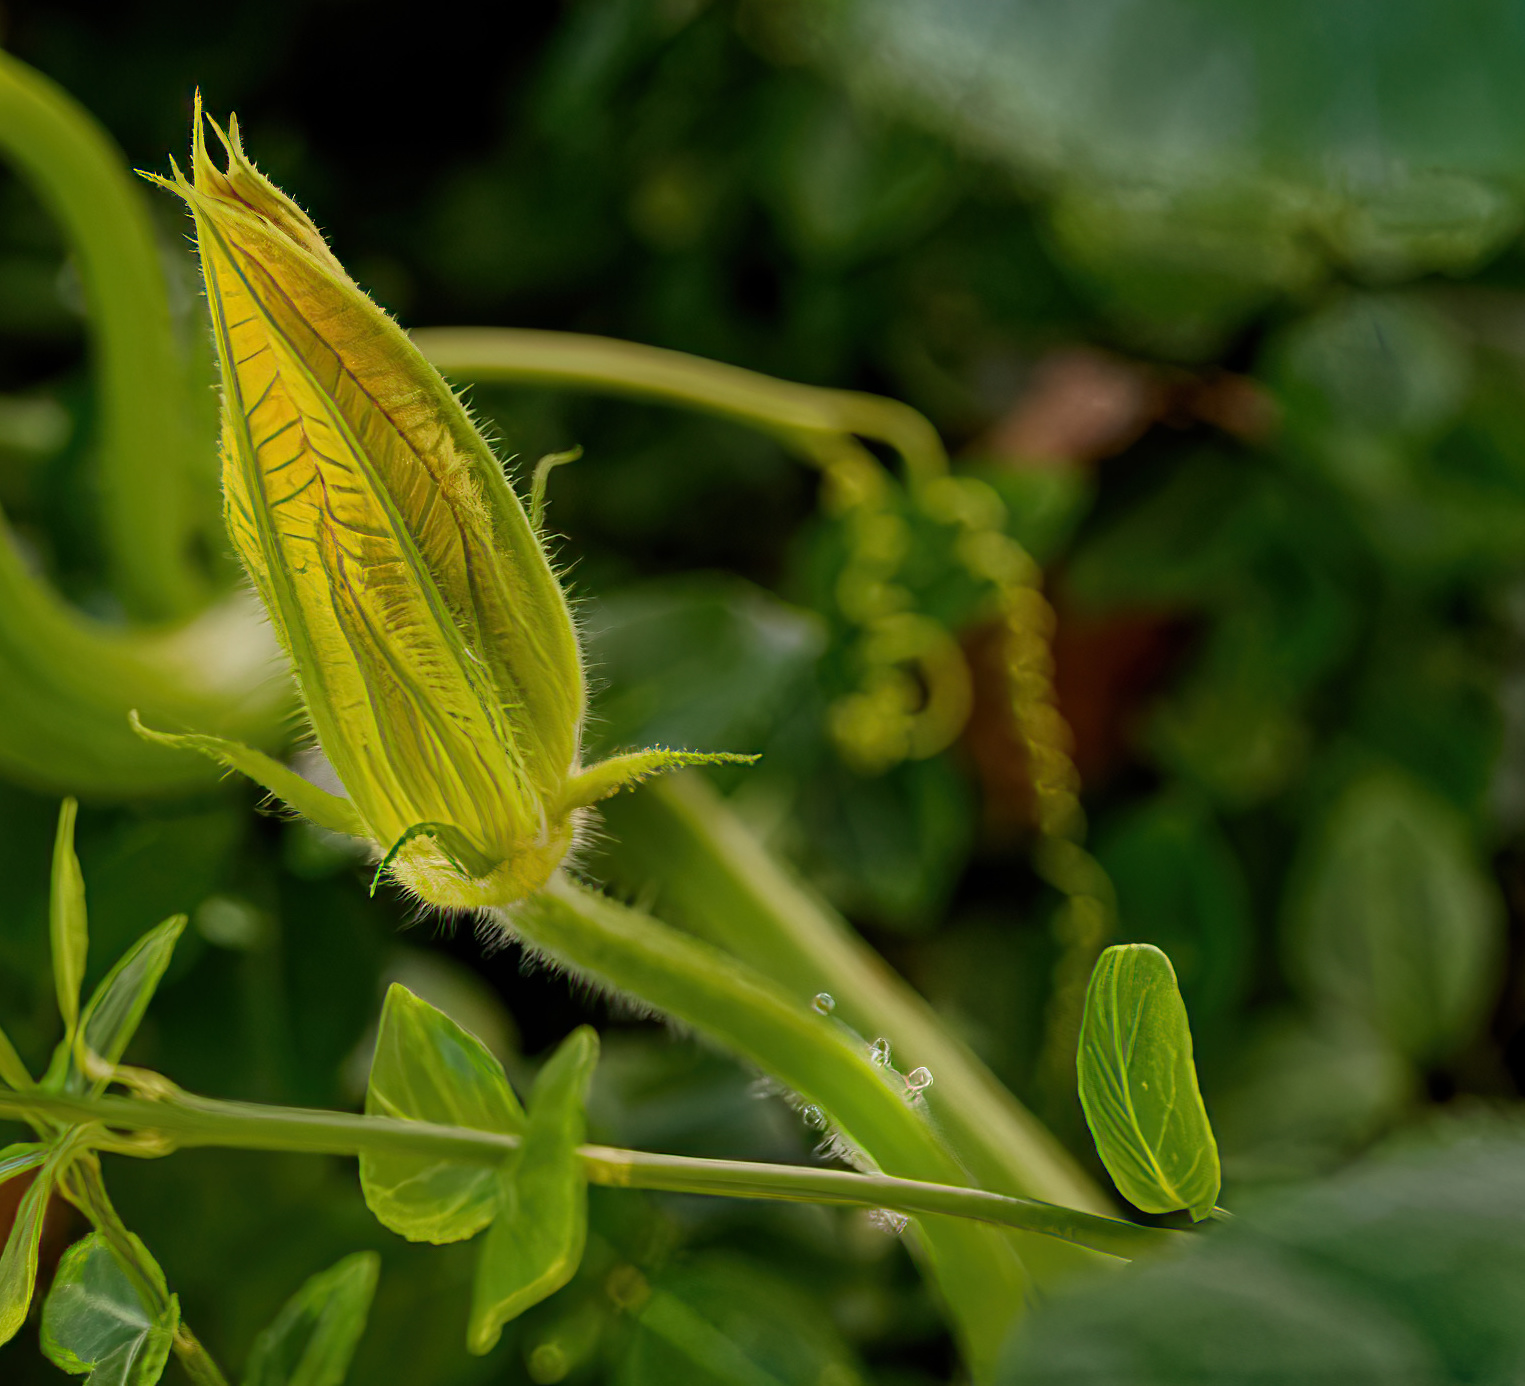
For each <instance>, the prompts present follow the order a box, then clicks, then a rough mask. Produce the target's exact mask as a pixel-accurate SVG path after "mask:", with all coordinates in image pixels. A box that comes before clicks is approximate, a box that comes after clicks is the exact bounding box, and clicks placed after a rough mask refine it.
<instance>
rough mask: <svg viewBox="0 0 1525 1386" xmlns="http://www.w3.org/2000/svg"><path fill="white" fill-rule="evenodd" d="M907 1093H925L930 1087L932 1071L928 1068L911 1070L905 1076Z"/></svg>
mask: <svg viewBox="0 0 1525 1386" xmlns="http://www.w3.org/2000/svg"><path fill="white" fill-rule="evenodd" d="M905 1086H906V1091H907V1092H925V1091H926V1089H928V1088H930V1087H931V1086H932V1070H931V1069H930V1068H913V1069H912V1070H911V1071H910V1072H909V1073H908V1074H906V1076H905Z"/></svg>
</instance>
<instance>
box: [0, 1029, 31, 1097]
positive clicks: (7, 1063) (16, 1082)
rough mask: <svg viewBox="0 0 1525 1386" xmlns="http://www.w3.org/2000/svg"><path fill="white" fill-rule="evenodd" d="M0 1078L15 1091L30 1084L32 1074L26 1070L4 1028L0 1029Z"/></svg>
mask: <svg viewBox="0 0 1525 1386" xmlns="http://www.w3.org/2000/svg"><path fill="white" fill-rule="evenodd" d="M0 1080H4V1082H5V1084H6V1086H7V1087H11V1088H14V1089H15V1090H16V1091H17V1092H20V1091H21V1090H22V1089H23V1088H29V1087H31V1086H32V1075H31V1074H30V1073H28V1072H27V1071H26V1065H25V1064H24V1063H22V1062H21V1055H19V1054H18V1053H17V1052H16V1046H15V1045H13V1044H12V1043H11V1040H10V1036H9V1035H7V1034H6V1033H5V1031H4V1030H0Z"/></svg>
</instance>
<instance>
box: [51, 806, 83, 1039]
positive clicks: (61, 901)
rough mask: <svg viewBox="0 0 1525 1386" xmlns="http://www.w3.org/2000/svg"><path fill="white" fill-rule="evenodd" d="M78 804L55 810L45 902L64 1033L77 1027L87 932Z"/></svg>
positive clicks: (70, 1032)
mask: <svg viewBox="0 0 1525 1386" xmlns="http://www.w3.org/2000/svg"><path fill="white" fill-rule="evenodd" d="M78 812H79V803H78V802H77V801H76V800H74V799H65V800H64V801H63V804H62V806H61V807H60V809H59V811H58V833H57V835H56V837H55V838H54V842H53V883H52V891H51V893H50V896H49V902H48V931H49V936H50V938H51V941H52V948H53V981H54V986H55V989H56V991H57V994H58V1013H59V1015H61V1016H62V1017H63V1022H64V1031H65V1034H66V1035H68V1036H72V1035H73V1034H74V1031H75V1027H76V1026H77V1025H78V1024H79V988H80V983H81V982H82V981H83V980H84V976H85V958H86V954H87V951H88V949H89V931H88V929H87V926H86V920H85V879H84V877H83V875H81V873H80V869H79V858H78V857H77V856H76V855H75V853H74V820H75V817H76V815H77V814H78Z"/></svg>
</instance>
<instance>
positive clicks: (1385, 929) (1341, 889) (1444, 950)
mask: <svg viewBox="0 0 1525 1386" xmlns="http://www.w3.org/2000/svg"><path fill="white" fill-rule="evenodd" d="M1502 928H1503V906H1502V902H1501V901H1500V899H1499V894H1498V888H1497V886H1496V885H1495V884H1494V883H1493V881H1492V880H1491V879H1490V877H1489V875H1488V874H1487V873H1486V872H1485V871H1484V870H1483V869H1482V867H1481V866H1480V864H1479V863H1478V861H1477V859H1476V855H1475V852H1474V850H1473V848H1472V845H1471V843H1470V841H1469V839H1468V835H1467V830H1466V826H1465V824H1464V822H1463V821H1462V819H1461V817H1460V815H1459V814H1457V813H1456V811H1455V810H1454V809H1452V808H1451V807H1450V806H1449V805H1447V804H1446V803H1444V802H1443V801H1442V800H1439V799H1437V798H1436V797H1435V796H1433V795H1432V794H1430V793H1428V792H1427V791H1425V790H1424V789H1422V788H1421V787H1420V786H1418V785H1417V784H1415V783H1414V782H1412V781H1410V780H1408V779H1406V778H1404V777H1402V776H1400V775H1398V774H1395V773H1388V772H1382V771H1378V772H1374V773H1371V774H1369V775H1367V776H1365V777H1364V778H1362V779H1360V780H1358V781H1357V782H1356V783H1355V784H1353V785H1351V786H1350V788H1349V789H1347V790H1346V791H1345V793H1344V794H1343V795H1342V796H1341V797H1340V799H1339V800H1338V802H1337V803H1336V804H1335V806H1334V808H1333V809H1332V810H1331V812H1330V813H1329V814H1328V816H1327V817H1326V818H1325V819H1324V820H1323V821H1322V822H1319V823H1316V824H1314V826H1313V827H1312V828H1311V829H1310V830H1309V832H1308V835H1307V837H1306V839H1305V841H1304V844H1303V846H1302V848H1301V860H1300V862H1299V865H1298V868H1297V881H1296V884H1295V885H1294V887H1293V889H1292V893H1291V896H1290V899H1289V903H1288V915H1287V945H1288V949H1289V953H1290V959H1291V963H1292V966H1293V968H1294V970H1295V972H1296V975H1297V976H1298V978H1299V980H1300V981H1301V983H1302V985H1303V986H1304V987H1305V989H1306V990H1307V992H1308V994H1309V995H1310V996H1311V997H1313V998H1316V999H1317V1000H1319V1001H1322V1002H1324V1003H1326V1004H1328V1005H1330V1006H1331V1007H1333V1008H1336V1009H1343V1010H1347V1011H1350V1012H1353V1013H1355V1014H1356V1015H1358V1016H1360V1017H1362V1018H1363V1019H1364V1020H1365V1021H1366V1022H1367V1023H1368V1024H1370V1025H1371V1026H1372V1027H1373V1028H1374V1029H1376V1030H1377V1031H1378V1033H1380V1034H1381V1035H1383V1036H1384V1037H1385V1038H1386V1039H1387V1040H1388V1042H1389V1043H1391V1044H1393V1045H1394V1046H1396V1047H1397V1048H1398V1049H1399V1050H1400V1051H1401V1052H1402V1053H1404V1054H1407V1055H1409V1056H1410V1057H1411V1058H1413V1059H1415V1060H1418V1061H1421V1062H1424V1061H1430V1060H1434V1059H1437V1058H1440V1057H1443V1056H1444V1055H1446V1054H1448V1053H1450V1052H1452V1051H1454V1050H1455V1048H1456V1047H1457V1046H1458V1045H1460V1044H1463V1043H1465V1041H1466V1040H1467V1039H1468V1038H1469V1037H1470V1035H1471V1034H1472V1031H1473V1028H1474V1027H1475V1026H1476V1025H1477V1023H1478V1022H1479V1020H1480V1019H1481V1017H1482V1015H1483V1012H1484V1011H1485V1009H1486V1007H1487V1005H1488V1002H1489V1000H1490V998H1491V997H1492V995H1493V993H1494V990H1495V988H1496V986H1497V961H1498V958H1499V956H1500V954H1501V950H1502V948H1503V935H1502Z"/></svg>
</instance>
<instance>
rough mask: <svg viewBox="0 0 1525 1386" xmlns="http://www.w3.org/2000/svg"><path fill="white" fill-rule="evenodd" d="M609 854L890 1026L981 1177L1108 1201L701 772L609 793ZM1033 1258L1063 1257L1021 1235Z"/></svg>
mask: <svg viewBox="0 0 1525 1386" xmlns="http://www.w3.org/2000/svg"><path fill="white" fill-rule="evenodd" d="M603 812H604V814H605V817H606V821H607V823H608V826H609V828H610V834H609V838H608V842H607V846H606V852H607V859H606V860H607V866H608V869H609V871H610V873H611V874H612V876H613V878H614V879H615V880H616V881H617V882H618V883H619V884H620V885H621V886H622V887H624V888H625V889H627V890H629V891H631V892H632V893H643V894H644V893H648V892H650V891H651V890H652V889H653V888H655V891H656V896H655V905H654V907H655V909H656V910H657V911H658V912H659V913H661V914H662V915H664V916H667V917H670V918H672V919H673V920H674V921H675V922H677V923H679V924H681V925H683V926H684V927H685V928H687V929H689V930H691V931H692V932H693V933H696V934H698V935H700V936H701V937H703V938H706V939H708V940H709V941H710V942H712V943H715V944H717V945H719V946H720V947H722V948H724V949H725V950H726V951H727V952H728V953H731V954H733V955H735V956H736V957H738V958H740V959H741V960H742V961H743V962H745V963H747V964H748V965H749V966H751V967H755V968H756V969H757V970H758V971H759V972H762V973H764V974H765V975H767V976H768V977H769V978H771V979H772V980H773V981H774V982H775V983H777V984H778V985H779V986H781V987H783V988H784V989H785V990H786V991H787V992H788V993H789V994H790V995H791V996H792V997H795V998H798V1001H799V1003H800V1004H802V1005H803V1004H804V1003H805V1002H806V1000H807V999H808V998H810V997H812V996H814V995H816V994H817V993H821V992H825V993H827V994H829V995H830V996H831V997H832V999H833V1001H834V1002H835V1009H834V1011H833V1014H834V1015H835V1016H836V1017H838V1018H840V1019H841V1020H843V1021H845V1022H846V1023H847V1024H848V1025H849V1026H851V1027H852V1028H853V1029H855V1030H857V1031H858V1032H859V1033H860V1034H862V1035H863V1036H865V1037H866V1038H871V1039H872V1038H878V1037H879V1036H883V1037H885V1038H887V1039H888V1040H889V1041H890V1043H891V1045H892V1052H893V1054H894V1056H895V1059H896V1062H897V1063H898V1064H899V1065H900V1066H902V1067H904V1068H910V1067H914V1066H925V1067H926V1068H928V1069H929V1070H930V1071H931V1073H932V1077H933V1084H932V1086H931V1087H930V1088H928V1089H927V1090H926V1093H925V1097H926V1100H927V1103H928V1106H929V1107H930V1109H931V1113H932V1116H933V1118H934V1119H935V1120H936V1122H937V1123H938V1125H939V1127H940V1129H941V1130H942V1132H943V1135H944V1136H945V1137H946V1139H947V1141H948V1143H949V1145H950V1146H951V1147H952V1149H953V1150H954V1151H955V1152H956V1153H957V1155H958V1157H959V1159H960V1160H961V1161H962V1162H963V1163H964V1164H965V1165H966V1166H967V1167H968V1169H969V1171H970V1173H972V1174H973V1175H974V1176H975V1178H976V1180H977V1181H978V1182H979V1183H980V1184H981V1185H982V1186H984V1187H985V1188H989V1189H993V1190H996V1191H997V1192H1000V1193H1007V1194H1012V1195H1016V1196H1019V1197H1026V1198H1039V1199H1043V1200H1045V1201H1046V1202H1051V1203H1062V1204H1066V1205H1069V1206H1072V1207H1077V1208H1085V1209H1088V1210H1090V1211H1092V1212H1096V1213H1106V1212H1110V1211H1111V1207H1110V1205H1109V1204H1108V1201H1107V1200H1106V1198H1105V1197H1104V1196H1103V1195H1102V1194H1101V1192H1100V1191H1099V1190H1098V1189H1097V1188H1096V1186H1095V1185H1094V1184H1093V1183H1092V1182H1091V1180H1090V1179H1088V1178H1087V1177H1086V1175H1085V1174H1084V1172H1083V1171H1082V1170H1081V1169H1080V1168H1079V1166H1078V1165H1076V1164H1075V1162H1074V1161H1073V1160H1072V1159H1071V1158H1070V1156H1069V1155H1068V1153H1067V1152H1066V1151H1065V1150H1064V1148H1063V1147H1062V1146H1061V1145H1060V1144H1059V1142H1058V1141H1057V1140H1055V1138H1054V1137H1053V1136H1052V1135H1050V1134H1049V1132H1048V1130H1047V1129H1046V1128H1045V1127H1044V1126H1043V1125H1042V1124H1041V1123H1040V1122H1039V1121H1038V1120H1037V1118H1036V1117H1034V1116H1033V1115H1032V1114H1031V1113H1030V1112H1029V1111H1028V1110H1027V1109H1026V1108H1025V1107H1023V1106H1022V1104H1021V1103H1020V1102H1018V1101H1017V1100H1016V1098H1014V1097H1013V1096H1012V1095H1011V1094H1010V1093H1009V1092H1008V1091H1007V1090H1006V1089H1005V1088H1004V1087H1003V1086H1002V1085H1001V1084H1000V1083H999V1082H998V1081H997V1080H996V1078H995V1077H994V1075H992V1074H991V1072H990V1070H989V1069H987V1068H986V1067H985V1066H984V1064H982V1063H981V1062H980V1061H979V1059H978V1058H976V1057H975V1056H974V1054H972V1053H971V1052H970V1051H969V1049H968V1048H966V1047H965V1046H964V1045H963V1044H961V1043H959V1041H957V1040H956V1039H954V1038H953V1037H952V1036H951V1035H949V1034H948V1032H947V1030H946V1029H945V1028H944V1027H943V1025H942V1024H941V1022H940V1021H939V1019H938V1017H937V1015H936V1014H935V1013H934V1012H933V1010H932V1008H931V1007H930V1006H928V1005H927V1003H926V1002H925V1001H923V1000H922V999H921V997H919V996H918V995H916V993H915V992H914V991H912V990H911V988H910V987H909V986H907V985H906V983H905V982H904V981H903V980H902V979H901V978H900V977H899V976H898V975H897V974H896V973H895V972H894V971H893V970H891V969H890V968H889V967H888V966H886V965H885V963H884V961H883V959H881V958H880V957H879V956H878V954H876V953H875V952H874V951H873V950H872V949H871V948H869V947H868V946H867V945H866V944H865V943H864V942H863V941H862V940H861V939H860V938H859V937H858V936H857V935H856V934H854V933H853V931H852V930H851V928H850V927H849V926H848V925H847V923H846V922H845V921H844V920H843V919H842V918H841V917H840V916H838V915H837V914H836V913H835V912H834V911H832V910H831V909H830V907H829V906H827V905H825V904H823V903H822V902H821V901H819V900H818V899H816V898H815V897H813V896H812V895H810V894H809V893H808V892H807V891H806V890H805V889H804V888H803V887H802V886H800V885H799V884H798V883H797V882H796V881H795V880H793V879H792V878H791V877H790V876H789V875H788V874H787V873H786V872H785V871H784V869H783V868H782V867H781V866H780V865H779V864H778V863H777V862H776V861H774V860H773V859H772V858H771V857H770V856H769V855H768V854H767V852H766V851H764V849H763V848H762V846H761V845H760V844H759V843H758V842H757V840H756V838H755V837H753V836H752V834H751V833H750V832H749V831H748V830H747V828H746V827H745V825H743V824H742V823H741V822H740V821H739V820H738V819H737V818H736V816H735V814H733V813H732V812H731V811H730V810H729V809H728V808H727V807H726V805H725V803H724V801H723V800H722V799H721V798H720V796H719V795H718V794H716V793H715V791H714V790H713V789H711V788H710V786H709V785H708V784H707V783H706V782H705V781H704V780H703V779H702V778H700V777H699V776H697V775H681V776H674V777H672V778H670V779H667V780H663V781H659V782H656V783H654V784H651V785H647V786H643V787H642V788H641V789H640V790H639V791H638V792H636V793H634V794H630V795H625V796H622V797H621V798H618V799H611V800H610V801H609V802H608V803H607V804H605V805H604V806H603ZM1024 1254H1025V1255H1026V1258H1027V1259H1028V1261H1029V1265H1030V1269H1032V1270H1033V1271H1034V1273H1035V1274H1038V1275H1040V1276H1041V1275H1043V1274H1044V1273H1045V1272H1047V1271H1048V1270H1049V1269H1052V1270H1054V1271H1056V1272H1062V1271H1063V1270H1066V1269H1068V1268H1069V1267H1068V1265H1067V1264H1062V1263H1061V1262H1062V1261H1063V1258H1059V1259H1058V1260H1056V1258H1055V1257H1053V1256H1052V1255H1045V1253H1044V1252H1043V1250H1042V1249H1041V1248H1032V1249H1029V1248H1024Z"/></svg>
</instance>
